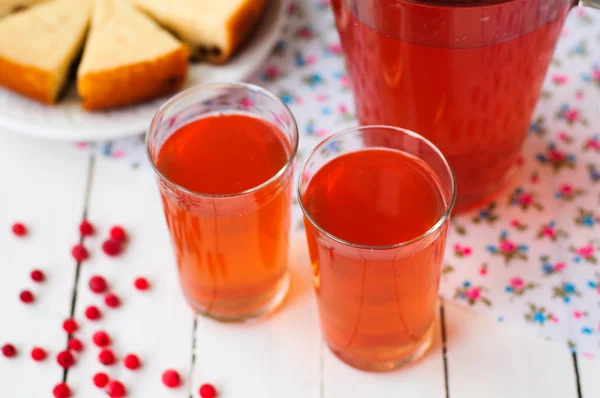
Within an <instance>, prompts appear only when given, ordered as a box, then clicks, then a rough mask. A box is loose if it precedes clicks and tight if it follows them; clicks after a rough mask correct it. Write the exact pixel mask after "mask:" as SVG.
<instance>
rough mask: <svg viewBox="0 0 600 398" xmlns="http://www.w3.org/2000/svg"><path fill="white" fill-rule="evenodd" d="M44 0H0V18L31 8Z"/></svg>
mask: <svg viewBox="0 0 600 398" xmlns="http://www.w3.org/2000/svg"><path fill="white" fill-rule="evenodd" d="M42 1H44V0H0V17H2V16H3V15H6V14H10V13H11V12H15V11H20V10H21V9H23V8H27V7H31V6H32V5H34V4H36V3H40V2H42Z"/></svg>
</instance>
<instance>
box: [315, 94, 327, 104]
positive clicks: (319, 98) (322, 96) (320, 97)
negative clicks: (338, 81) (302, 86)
mask: <svg viewBox="0 0 600 398" xmlns="http://www.w3.org/2000/svg"><path fill="white" fill-rule="evenodd" d="M326 100H327V96H326V95H325V94H317V102H319V103H323V102H325V101H326Z"/></svg>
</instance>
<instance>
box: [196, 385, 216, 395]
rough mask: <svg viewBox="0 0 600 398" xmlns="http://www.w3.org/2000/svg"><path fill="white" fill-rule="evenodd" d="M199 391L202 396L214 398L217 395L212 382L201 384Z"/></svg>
mask: <svg viewBox="0 0 600 398" xmlns="http://www.w3.org/2000/svg"><path fill="white" fill-rule="evenodd" d="M199 393H200V396H201V397H202V398H215V397H216V396H217V390H215V387H214V386H213V385H212V384H202V385H201V386H200V391H199Z"/></svg>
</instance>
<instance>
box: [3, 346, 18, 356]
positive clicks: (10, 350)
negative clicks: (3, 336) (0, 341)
mask: <svg viewBox="0 0 600 398" xmlns="http://www.w3.org/2000/svg"><path fill="white" fill-rule="evenodd" d="M2 355H4V356H5V357H7V358H12V357H15V356H17V349H16V348H15V346H14V345H12V344H4V345H3V346H2Z"/></svg>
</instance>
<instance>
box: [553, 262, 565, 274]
mask: <svg viewBox="0 0 600 398" xmlns="http://www.w3.org/2000/svg"><path fill="white" fill-rule="evenodd" d="M566 267H567V264H565V263H563V262H562V261H561V262H559V263H556V264H554V271H556V272H559V271H562V270H563V269H565V268H566Z"/></svg>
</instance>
